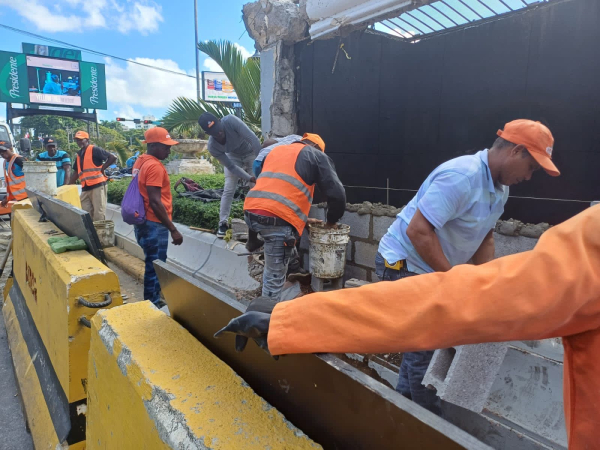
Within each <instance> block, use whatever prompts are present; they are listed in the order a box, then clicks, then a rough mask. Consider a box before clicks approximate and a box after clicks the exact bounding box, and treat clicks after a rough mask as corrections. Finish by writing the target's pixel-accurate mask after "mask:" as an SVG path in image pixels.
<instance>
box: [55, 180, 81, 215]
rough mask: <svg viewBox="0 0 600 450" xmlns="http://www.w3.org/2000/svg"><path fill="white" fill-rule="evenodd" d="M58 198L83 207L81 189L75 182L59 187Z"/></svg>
mask: <svg viewBox="0 0 600 450" xmlns="http://www.w3.org/2000/svg"><path fill="white" fill-rule="evenodd" d="M56 198H57V199H59V200H62V201H63V202H67V203H68V204H70V205H73V206H74V207H76V208H79V209H81V200H80V198H79V189H77V186H75V185H73V184H69V185H66V186H61V187H59V188H58V190H57V191H56Z"/></svg>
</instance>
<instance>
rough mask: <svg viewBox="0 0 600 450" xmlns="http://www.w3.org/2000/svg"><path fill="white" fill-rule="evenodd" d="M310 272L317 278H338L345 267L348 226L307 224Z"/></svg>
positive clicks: (342, 274)
mask: <svg viewBox="0 0 600 450" xmlns="http://www.w3.org/2000/svg"><path fill="white" fill-rule="evenodd" d="M308 230H309V239H308V240H309V242H310V245H309V264H310V273H312V274H313V275H314V276H315V277H318V278H326V279H328V278H340V277H342V276H344V269H345V268H346V246H347V245H348V241H349V240H350V236H349V234H350V227H349V226H348V225H338V228H325V227H324V226H323V225H322V224H316V225H309V228H308Z"/></svg>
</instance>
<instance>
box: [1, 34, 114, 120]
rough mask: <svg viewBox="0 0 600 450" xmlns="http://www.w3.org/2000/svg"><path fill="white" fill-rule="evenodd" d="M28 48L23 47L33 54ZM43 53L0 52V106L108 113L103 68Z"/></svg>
mask: <svg viewBox="0 0 600 450" xmlns="http://www.w3.org/2000/svg"><path fill="white" fill-rule="evenodd" d="M27 46H33V44H23V49H24V50H32V49H30V48H28V47H27ZM36 47H44V46H36ZM50 49H53V50H69V49H59V48H58V47H50ZM33 51H37V53H35V54H33ZM44 53H45V51H41V50H40V49H39V48H37V49H35V48H34V49H33V50H32V53H28V54H23V53H12V52H3V51H0V102H7V103H22V104H25V105H35V106H38V105H52V106H59V107H72V108H79V107H82V108H89V109H107V102H106V75H105V69H104V64H99V63H92V62H87V61H81V60H80V59H76V58H74V57H73V55H72V54H64V56H65V58H50V57H48V56H42V54H44ZM53 54H58V53H57V51H54V53H53ZM75 56H77V55H75Z"/></svg>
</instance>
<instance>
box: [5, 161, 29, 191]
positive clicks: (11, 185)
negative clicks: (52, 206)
mask: <svg viewBox="0 0 600 450" xmlns="http://www.w3.org/2000/svg"><path fill="white" fill-rule="evenodd" d="M18 157H19V156H18V155H13V157H12V158H10V161H9V162H8V168H7V167H6V164H4V180H5V181H6V193H7V194H8V201H9V202H10V201H19V200H23V199H26V198H27V192H25V187H26V185H25V175H21V176H20V177H18V176H16V175H15V174H14V173H13V171H12V168H13V165H14V163H15V160H16V159H17V158H18Z"/></svg>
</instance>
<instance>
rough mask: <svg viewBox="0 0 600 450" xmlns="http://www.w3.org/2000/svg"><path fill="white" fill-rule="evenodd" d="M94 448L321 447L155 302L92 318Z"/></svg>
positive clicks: (90, 443) (90, 441)
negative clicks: (159, 308) (159, 309)
mask: <svg viewBox="0 0 600 450" xmlns="http://www.w3.org/2000/svg"><path fill="white" fill-rule="evenodd" d="M89 358H90V359H89V364H88V367H89V376H88V424H87V448H88V449H134V448H144V449H149V450H154V449H178V448H189V449H215V450H232V449H240V450H241V449H244V450H245V449H267V448H268V449H271V450H277V449H309V448H311V449H313V448H321V447H320V446H319V445H318V444H316V443H314V442H313V441H312V440H310V439H309V438H308V437H307V436H306V435H304V434H303V433H302V432H301V431H300V430H298V429H297V428H295V427H294V426H293V425H292V424H290V423H289V422H288V421H287V420H286V419H285V417H284V416H283V415H282V414H281V413H279V412H278V411H277V410H276V409H275V408H273V407H272V406H270V405H269V404H268V403H267V402H266V401H265V400H263V399H262V398H261V397H259V396H258V395H257V394H256V393H255V392H254V391H253V390H252V389H251V388H250V387H249V386H248V385H247V384H246V383H245V382H244V381H243V380H242V379H241V378H240V377H239V376H238V375H236V373H235V372H234V371H233V370H232V369H231V368H230V367H229V366H227V365H226V364H225V363H223V362H222V361H221V360H220V359H218V358H217V357H216V356H215V355H214V354H212V353H211V352H210V351H209V350H208V349H207V348H206V347H204V346H203V345H202V344H201V343H200V342H199V341H198V340H196V339H195V338H194V337H193V336H192V335H190V334H189V333H188V332H187V331H186V330H185V329H184V328H183V327H181V326H180V325H179V324H177V323H176V322H175V321H173V320H172V319H171V318H169V317H168V316H166V315H165V314H163V313H162V312H160V311H158V310H157V309H156V308H155V307H153V306H152V305H151V304H150V302H147V301H146V302H139V303H133V304H128V305H125V306H122V307H119V308H115V309H111V310H109V311H100V312H98V314H96V316H94V318H93V320H92V338H91V344H90V354H89Z"/></svg>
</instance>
